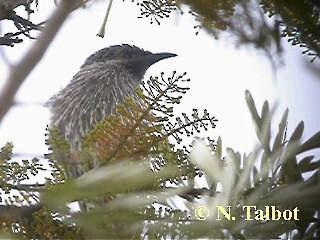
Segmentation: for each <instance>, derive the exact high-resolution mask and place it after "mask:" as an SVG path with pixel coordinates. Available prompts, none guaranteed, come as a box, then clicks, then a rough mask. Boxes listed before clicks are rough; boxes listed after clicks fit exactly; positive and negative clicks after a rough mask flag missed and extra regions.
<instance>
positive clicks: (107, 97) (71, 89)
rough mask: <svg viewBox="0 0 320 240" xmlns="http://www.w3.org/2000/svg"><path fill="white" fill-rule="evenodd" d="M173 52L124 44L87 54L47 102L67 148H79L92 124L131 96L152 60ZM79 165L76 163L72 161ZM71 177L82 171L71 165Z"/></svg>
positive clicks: (167, 56)
mask: <svg viewBox="0 0 320 240" xmlns="http://www.w3.org/2000/svg"><path fill="white" fill-rule="evenodd" d="M175 56H177V55H176V54H173V53H155V54H154V53H151V52H149V51H145V50H143V49H141V48H138V47H136V46H130V45H127V44H123V45H116V46H111V47H108V48H104V49H101V50H99V51H97V52H96V53H94V54H92V55H91V56H89V57H88V58H87V59H86V61H85V62H84V64H83V65H82V66H81V68H80V70H79V72H77V73H76V74H75V75H74V77H73V79H72V80H71V82H70V83H69V84H68V85H67V86H66V87H65V88H64V89H62V90H61V91H60V92H59V93H58V94H57V95H55V96H53V97H52V98H51V100H50V102H49V105H50V108H51V112H52V120H51V125H52V126H57V127H58V128H59V129H60V131H61V133H62V136H63V137H64V138H65V139H66V140H68V141H69V142H70V145H71V151H77V150H80V144H81V139H82V137H83V135H84V134H86V133H87V132H88V131H89V130H90V129H92V127H93V125H94V124H95V123H97V122H98V121H101V120H103V119H104V118H105V117H106V116H108V115H109V114H114V113H115V112H116V105H117V104H118V103H123V102H124V99H125V97H127V96H133V97H134V96H135V90H136V88H137V87H138V86H139V84H140V83H141V81H142V79H143V77H144V74H145V72H146V71H147V69H148V68H149V67H150V66H151V65H152V64H154V63H156V62H158V61H160V60H162V59H166V58H170V57H175ZM75 165H79V164H75ZM69 171H70V172H71V173H69V175H70V176H71V177H77V176H80V175H81V174H82V170H81V168H80V169H79V166H78V167H77V168H75V167H73V168H72V167H71V169H70V170H69Z"/></svg>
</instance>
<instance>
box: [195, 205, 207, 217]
mask: <svg viewBox="0 0 320 240" xmlns="http://www.w3.org/2000/svg"><path fill="white" fill-rule="evenodd" d="M194 215H195V216H196V219H198V220H206V219H207V218H208V217H209V209H208V208H207V207H205V206H199V207H197V208H196V210H195V211H194Z"/></svg>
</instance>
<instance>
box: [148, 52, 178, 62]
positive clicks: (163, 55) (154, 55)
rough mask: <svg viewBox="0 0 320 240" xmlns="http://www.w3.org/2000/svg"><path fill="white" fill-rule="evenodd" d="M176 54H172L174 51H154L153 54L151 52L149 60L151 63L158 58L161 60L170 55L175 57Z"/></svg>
mask: <svg viewBox="0 0 320 240" xmlns="http://www.w3.org/2000/svg"><path fill="white" fill-rule="evenodd" d="M176 56H178V55H177V54H174V53H154V54H152V57H151V61H152V64H153V63H156V62H158V61H160V60H163V59H166V58H171V57H176Z"/></svg>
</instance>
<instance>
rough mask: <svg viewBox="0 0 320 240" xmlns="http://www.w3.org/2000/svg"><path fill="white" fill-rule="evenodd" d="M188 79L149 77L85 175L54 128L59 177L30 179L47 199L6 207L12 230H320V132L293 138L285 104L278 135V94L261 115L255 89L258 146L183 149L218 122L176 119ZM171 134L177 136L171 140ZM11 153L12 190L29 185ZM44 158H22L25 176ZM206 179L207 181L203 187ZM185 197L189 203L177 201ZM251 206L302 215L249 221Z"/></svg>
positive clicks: (39, 234) (94, 148)
mask: <svg viewBox="0 0 320 240" xmlns="http://www.w3.org/2000/svg"><path fill="white" fill-rule="evenodd" d="M183 81H185V78H184V75H176V73H174V74H173V75H172V76H171V77H169V78H168V79H165V78H164V76H163V75H161V77H160V78H151V79H150V81H149V82H148V83H147V85H144V86H145V92H147V95H146V96H144V95H143V94H141V93H140V94H141V97H142V99H143V104H136V103H134V102H133V101H131V100H130V99H128V101H127V105H126V107H124V106H121V107H120V112H119V113H120V115H118V116H110V117H108V118H107V119H106V120H105V121H102V122H101V123H99V124H97V126H96V127H95V129H93V131H91V132H90V133H89V134H88V136H87V137H86V139H85V142H84V145H83V146H84V150H83V152H81V153H79V154H78V157H79V159H78V160H79V163H81V164H82V165H83V167H84V169H85V170H86V171H87V173H85V174H84V175H83V176H81V177H79V178H78V179H68V174H67V169H68V162H67V161H65V160H66V159H68V157H73V158H74V157H75V156H74V154H72V153H70V151H69V148H68V143H67V142H65V141H63V140H61V139H60V138H59V136H58V135H57V132H56V131H51V135H50V138H49V143H50V146H51V148H52V153H51V154H50V155H49V158H50V159H51V161H52V164H54V166H55V171H53V178H51V180H50V181H48V183H47V185H42V188H41V189H35V188H34V186H29V188H28V186H27V185H23V186H24V189H23V190H24V191H27V192H32V193H34V195H35V196H39V194H36V193H35V192H41V194H40V197H39V198H37V200H36V201H37V204H34V203H31V202H28V201H22V200H21V201H20V200H19V201H18V198H19V197H18V198H17V200H16V201H11V202H6V203H5V204H3V205H2V206H1V208H2V209H3V211H1V212H0V221H1V227H2V231H3V232H4V233H5V234H13V235H12V236H16V237H19V238H21V237H25V238H47V239H53V238H70V239H74V238H77V239H81V238H120V237H122V238H132V237H133V238H142V237H148V238H152V239H153V238H166V237H170V238H174V237H175V238H198V237H208V238H276V237H279V236H283V234H284V235H286V236H287V237H288V238H297V239H300V238H308V237H313V238H319V237H320V236H319V219H317V218H316V216H317V214H318V210H319V201H318V199H319V197H320V196H319V195H320V189H319V188H320V185H319V166H320V161H319V160H316V161H314V157H313V156H311V155H306V154H305V153H306V152H307V151H309V150H312V149H317V148H319V147H320V144H319V143H320V132H318V133H316V134H315V135H314V136H313V137H311V138H310V139H309V140H307V141H305V142H302V141H301V136H302V133H303V122H301V123H300V124H298V126H297V127H296V129H295V130H294V131H293V133H292V134H291V136H290V137H289V138H288V137H287V133H286V124H287V117H288V111H285V113H284V114H283V117H282V119H281V121H280V123H279V128H278V132H277V133H276V135H275V137H271V135H272V134H271V130H270V129H271V113H270V107H269V104H268V102H265V104H264V105H263V108H262V112H261V114H260V115H259V114H258V112H257V109H256V107H255V103H254V101H253V98H252V96H251V94H250V93H249V92H246V101H247V103H248V107H249V110H250V113H251V115H252V119H253V121H254V124H255V127H256V133H257V136H258V139H259V144H258V146H257V147H256V149H254V150H253V151H252V152H251V153H249V154H243V155H241V154H240V153H238V152H236V151H234V150H232V149H230V148H227V149H226V151H223V147H222V141H221V139H220V138H219V139H218V140H217V141H216V142H212V141H210V142H208V141H204V140H197V141H195V142H194V145H193V147H192V150H191V152H189V151H188V149H186V148H182V149H179V148H178V147H177V145H176V144H175V143H174V141H172V140H173V139H176V141H179V139H180V138H182V137H184V136H187V135H194V134H195V133H196V132H198V131H200V129H201V128H204V129H206V128H207V126H208V125H207V124H209V125H210V124H212V123H214V122H215V119H214V118H212V117H208V114H205V115H204V116H202V117H199V116H198V115H197V114H193V116H191V117H188V116H186V115H185V116H184V117H183V119H181V118H180V119H178V120H177V121H176V124H175V123H174V122H173V121H172V120H171V121H170V119H171V117H172V109H171V107H172V106H170V105H171V104H172V105H174V104H176V103H178V102H179V100H180V98H181V96H182V94H183V93H184V92H185V91H186V90H187V88H184V87H182V86H181V84H182V83H183ZM155 100H157V101H155ZM163 102H167V103H168V105H165V106H164V105H163ZM169 123H170V124H169ZM115 126H117V127H116V128H115ZM212 126H215V125H214V124H213V125H212ZM111 129H113V131H111ZM144 130H146V131H144ZM143 132H145V135H144V137H141V135H142V133H143ZM173 133H174V134H173ZM170 136H175V137H176V138H173V139H172V140H171V141H170V142H169V141H168V137H170ZM104 144H107V145H104ZM104 146H105V147H106V148H104ZM110 146H112V147H110ZM142 146H145V147H142ZM11 151H12V146H11V145H7V146H6V147H5V148H3V149H2V150H1V153H0V160H1V164H2V168H1V176H2V177H1V190H2V191H4V189H5V188H6V189H8V188H10V186H11V185H9V183H10V184H12V187H11V188H12V189H10V190H15V189H17V188H18V187H17V186H19V187H21V186H22V185H21V182H14V181H13V177H12V176H13V175H12V174H11V172H10V169H11V168H6V166H7V165H8V164H12V163H13V162H14V161H13V160H10V159H11V155H10V154H11ZM224 152H225V153H224ZM300 156H302V157H300ZM298 158H299V159H300V160H299V161H298V160H297V159H298ZM62 159H63V160H64V161H61V160H62ZM93 162H94V163H95V164H92V163H93ZM97 163H98V164H97ZM16 164H17V163H16ZM36 166H37V165H36ZM36 166H35V165H34V163H33V165H32V164H31V165H30V164H29V165H22V166H21V168H23V169H25V170H23V171H21V174H22V175H24V176H27V175H28V172H27V171H26V170H27V169H34V168H35V167H36ZM306 173H308V174H307V175H306ZM303 174H304V176H303ZM15 175H17V174H15ZM199 177H200V178H201V179H202V180H201V181H203V182H205V183H206V185H207V186H206V187H204V188H198V187H197V182H198V181H199ZM22 179H23V178H22ZM4 187H5V188H4ZM14 187H15V188H14ZM32 187H33V188H32ZM37 187H40V185H39V186H37ZM16 191H18V192H19V189H18V190H16ZM20 192H21V190H20ZM6 193H8V190H7V191H6ZM2 195H4V196H7V197H9V196H10V194H5V193H4V192H3V193H2ZM23 196H24V199H25V200H28V197H26V196H25V195H23ZM19 199H21V197H20V198H19ZM79 201H80V203H86V205H87V206H89V207H88V209H89V210H87V211H84V210H82V211H74V210H70V209H69V207H68V206H69V205H68V204H69V203H77V202H79ZM179 203H180V206H181V204H182V205H184V207H185V208H186V209H187V210H182V209H181V207H177V206H176V204H178V205H179ZM199 205H202V206H206V207H207V208H208V209H209V211H210V216H209V218H207V219H206V220H205V221H200V220H198V219H197V218H196V217H195V215H194V211H195V209H197V207H198V206H199ZM248 205H250V206H257V208H258V209H264V206H276V207H277V209H280V210H281V211H284V210H293V209H295V208H298V209H299V220H297V221H294V220H293V219H291V220H288V221H264V220H262V219H263V217H262V216H260V220H252V221H246V220H245V217H246V216H245V211H243V206H248ZM216 206H224V207H225V208H226V209H227V206H231V209H232V212H233V216H236V219H235V220H234V221H229V220H226V219H225V218H222V220H221V221H217V220H216V219H215V217H214V216H216V213H217V210H216ZM13 213H14V214H13ZM44 223H46V224H44Z"/></svg>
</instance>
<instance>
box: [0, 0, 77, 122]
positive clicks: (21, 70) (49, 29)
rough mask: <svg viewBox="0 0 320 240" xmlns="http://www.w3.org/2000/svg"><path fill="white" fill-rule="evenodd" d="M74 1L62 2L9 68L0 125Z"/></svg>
mask: <svg viewBox="0 0 320 240" xmlns="http://www.w3.org/2000/svg"><path fill="white" fill-rule="evenodd" d="M75 3H76V0H62V1H60V2H59V5H58V7H57V9H56V11H55V12H54V14H53V15H52V16H51V18H50V19H49V21H48V23H47V25H46V27H45V28H44V30H43V32H42V33H41V34H40V36H39V39H38V40H37V41H36V42H35V43H34V44H33V46H32V47H31V48H30V50H29V51H28V52H27V54H26V55H25V56H24V57H23V58H22V60H21V61H20V62H19V63H18V64H16V65H14V66H12V67H11V70H10V74H9V77H8V78H7V80H6V82H5V85H4V87H3V88H2V91H1V93H0V123H1V121H2V119H3V118H4V116H5V115H6V113H7V112H8V110H9V109H10V107H11V106H12V104H13V102H14V97H15V95H16V93H17V91H18V90H19V88H20V86H21V85H22V83H23V82H24V80H25V79H26V77H27V76H28V75H29V74H30V73H31V71H32V70H33V68H34V67H35V66H36V65H37V64H38V63H39V61H40V60H41V59H42V57H43V55H44V53H45V52H46V50H47V49H48V46H49V45H50V43H51V42H52V40H53V39H54V37H55V36H56V34H57V32H58V31H59V29H60V27H61V26H62V24H63V23H64V21H65V20H66V18H67V17H68V15H69V14H70V12H71V11H72V9H73V7H74V5H75Z"/></svg>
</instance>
